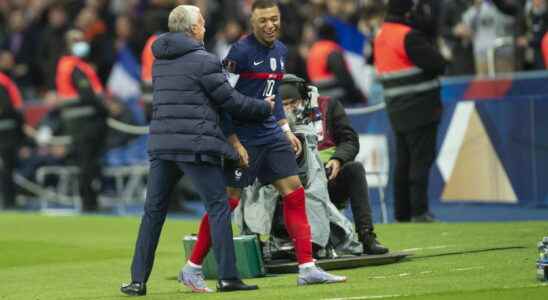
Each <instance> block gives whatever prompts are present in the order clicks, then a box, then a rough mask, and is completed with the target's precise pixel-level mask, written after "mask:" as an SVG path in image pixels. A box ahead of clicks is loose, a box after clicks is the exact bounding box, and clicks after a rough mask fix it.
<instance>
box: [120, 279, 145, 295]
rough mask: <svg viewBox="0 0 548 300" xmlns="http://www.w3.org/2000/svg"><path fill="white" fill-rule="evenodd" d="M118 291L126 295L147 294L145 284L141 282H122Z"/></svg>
mask: <svg viewBox="0 0 548 300" xmlns="http://www.w3.org/2000/svg"><path fill="white" fill-rule="evenodd" d="M120 292H122V293H124V294H126V295H128V296H144V295H146V294H147V286H146V284H145V283H143V282H132V283H126V284H122V287H121V288H120Z"/></svg>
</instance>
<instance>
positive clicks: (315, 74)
mask: <svg viewBox="0 0 548 300" xmlns="http://www.w3.org/2000/svg"><path fill="white" fill-rule="evenodd" d="M333 51H342V48H341V47H340V46H339V45H338V44H337V43H335V42H333V41H329V40H321V41H318V42H316V43H314V45H312V48H310V52H309V53H308V59H307V62H306V69H307V73H308V78H310V80H311V81H312V82H318V81H325V80H330V79H334V74H333V73H332V72H331V71H329V70H328V68H327V58H328V56H329V54H331V53H332V52H333Z"/></svg>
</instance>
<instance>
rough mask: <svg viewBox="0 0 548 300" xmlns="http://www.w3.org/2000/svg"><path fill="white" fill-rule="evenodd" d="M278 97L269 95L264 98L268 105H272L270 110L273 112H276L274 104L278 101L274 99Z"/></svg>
mask: <svg viewBox="0 0 548 300" xmlns="http://www.w3.org/2000/svg"><path fill="white" fill-rule="evenodd" d="M275 99H276V97H275V96H268V97H266V98H265V99H264V101H266V103H268V105H270V111H271V112H274V105H275V103H276V102H274V100H275Z"/></svg>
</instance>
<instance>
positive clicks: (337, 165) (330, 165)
mask: <svg viewBox="0 0 548 300" xmlns="http://www.w3.org/2000/svg"><path fill="white" fill-rule="evenodd" d="M325 167H326V168H327V169H331V174H329V178H328V179H329V180H332V179H335V177H337V175H339V171H340V170H341V161H340V160H338V159H330V160H329V161H328V162H327V164H326V165H325Z"/></svg>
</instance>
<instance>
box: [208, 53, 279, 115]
mask: <svg viewBox="0 0 548 300" xmlns="http://www.w3.org/2000/svg"><path fill="white" fill-rule="evenodd" d="M202 72H203V73H202V77H201V78H200V83H201V85H202V87H203V88H204V89H205V91H206V92H207V93H208V95H209V96H210V98H211V100H212V102H213V104H214V105H216V106H218V107H220V108H222V109H223V110H225V111H226V112H228V113H229V114H231V115H232V116H233V117H234V118H235V119H240V120H251V121H262V120H264V119H266V118H268V117H269V116H270V115H271V114H272V104H271V101H265V100H260V99H255V98H251V97H247V96H245V95H242V94H240V93H239V92H238V91H236V90H235V89H234V88H233V87H232V86H230V84H229V83H228V80H227V79H226V76H225V74H223V72H222V69H221V63H220V62H218V61H217V60H216V59H214V60H213V59H207V60H206V61H205V62H204V64H203V68H202Z"/></svg>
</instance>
